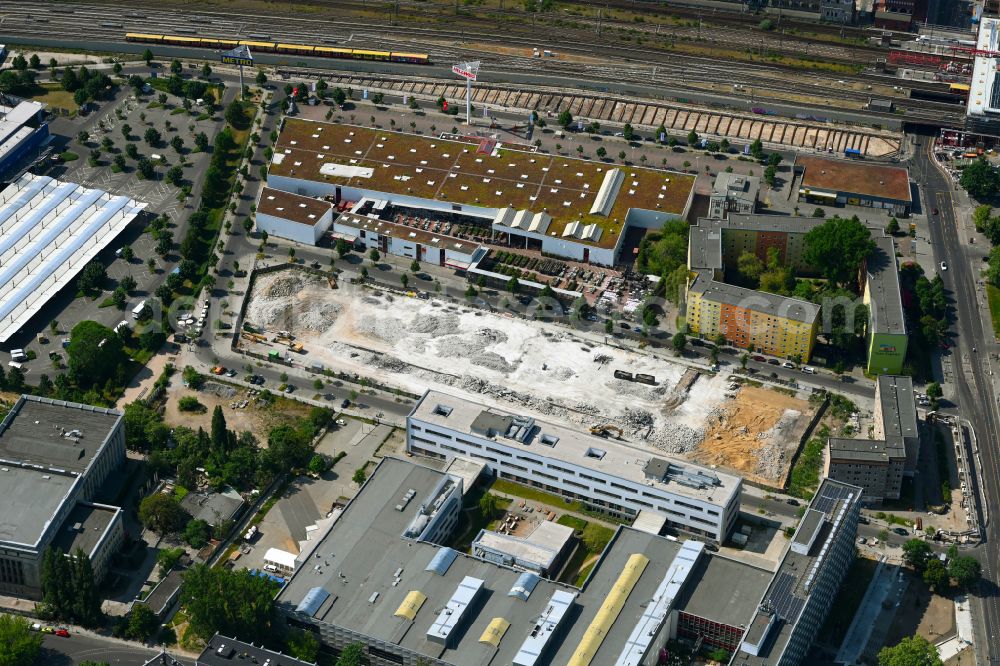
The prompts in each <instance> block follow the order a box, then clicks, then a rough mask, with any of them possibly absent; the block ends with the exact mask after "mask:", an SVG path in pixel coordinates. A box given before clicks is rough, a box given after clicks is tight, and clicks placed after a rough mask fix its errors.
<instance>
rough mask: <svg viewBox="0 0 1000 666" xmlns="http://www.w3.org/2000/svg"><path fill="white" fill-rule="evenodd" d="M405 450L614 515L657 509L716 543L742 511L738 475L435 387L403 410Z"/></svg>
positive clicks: (667, 518)
mask: <svg viewBox="0 0 1000 666" xmlns="http://www.w3.org/2000/svg"><path fill="white" fill-rule="evenodd" d="M406 449H407V451H409V452H410V453H416V454H420V455H425V456H430V457H433V458H438V459H443V460H451V459H453V458H455V457H456V456H460V457H463V458H472V459H475V460H478V461H482V462H483V463H485V464H486V466H487V471H488V473H490V474H493V475H495V476H497V477H500V478H503V479H509V480H511V481H515V482H517V483H521V484H525V485H530V486H535V487H537V488H542V489H544V490H546V491H548V492H551V493H556V494H558V495H560V496H562V497H565V498H567V499H571V500H579V501H581V502H582V503H583V504H584V505H586V506H588V507H589V508H591V509H593V510H595V511H600V512H603V513H607V514H609V515H612V516H614V517H615V518H619V519H629V520H631V519H634V518H635V517H636V516H637V515H638V513H639V512H640V511H649V512H652V513H656V514H659V515H661V516H663V518H664V519H665V521H666V524H667V525H668V526H669V527H671V528H673V529H676V530H682V531H685V532H688V533H691V534H697V535H699V536H702V537H704V538H706V539H708V540H710V541H714V542H718V543H721V542H722V541H725V539H726V537H727V535H728V534H729V532H730V530H731V529H732V527H733V525H734V524H735V522H736V518H737V516H738V514H739V506H740V487H741V480H740V479H739V478H738V477H735V476H732V475H729V474H724V473H721V472H717V471H715V470H709V469H707V468H704V467H700V466H698V465H694V464H691V463H688V462H682V461H678V460H670V459H666V458H664V457H661V456H658V455H654V454H652V453H650V452H649V450H648V449H646V448H645V447H643V446H635V445H632V444H630V443H628V442H627V441H624V440H620V439H614V438H611V437H601V436H598V435H594V434H591V433H589V432H584V431H581V430H575V429H572V428H570V427H566V426H562V425H556V424H553V423H549V422H545V421H542V420H540V419H536V418H534V417H529V416H523V415H517V414H512V413H509V412H506V411H503V410H499V409H492V408H486V407H483V406H482V405H480V404H477V403H474V402H472V401H469V400H466V399H464V398H460V397H458V396H454V395H448V394H446V393H441V392H438V391H428V392H426V393H424V395H423V396H422V397H421V398H420V400H419V401H418V402H417V404H416V405H415V406H414V408H413V410H412V411H411V412H410V414H409V416H407V419H406Z"/></svg>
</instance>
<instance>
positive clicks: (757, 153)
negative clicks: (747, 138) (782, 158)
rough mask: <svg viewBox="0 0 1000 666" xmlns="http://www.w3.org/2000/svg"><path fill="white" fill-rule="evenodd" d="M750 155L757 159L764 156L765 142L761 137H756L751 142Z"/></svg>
mask: <svg viewBox="0 0 1000 666" xmlns="http://www.w3.org/2000/svg"><path fill="white" fill-rule="evenodd" d="M750 156H751V157H753V158H754V159H755V160H761V159H763V158H764V144H763V143H762V142H761V140H760V139H754V140H753V142H752V143H751V144H750Z"/></svg>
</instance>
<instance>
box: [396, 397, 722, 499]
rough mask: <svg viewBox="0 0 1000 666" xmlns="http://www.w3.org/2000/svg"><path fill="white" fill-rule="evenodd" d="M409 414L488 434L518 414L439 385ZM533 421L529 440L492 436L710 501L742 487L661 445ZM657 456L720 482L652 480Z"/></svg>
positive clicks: (501, 441) (443, 424) (678, 467)
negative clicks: (649, 468)
mask: <svg viewBox="0 0 1000 666" xmlns="http://www.w3.org/2000/svg"><path fill="white" fill-rule="evenodd" d="M438 405H443V406H447V407H450V408H451V410H450V411H448V413H447V414H443V413H440V411H439V410H438V409H437V407H438ZM411 416H412V418H415V419H419V420H420V421H424V422H426V423H434V424H437V425H440V426H442V427H444V428H448V429H450V430H455V431H458V432H462V433H466V434H475V435H476V436H477V437H484V436H486V435H485V434H484V433H483V430H481V428H488V427H489V428H497V429H500V428H503V429H506V427H507V424H508V423H509V421H510V419H511V418H514V417H515V414H513V413H512V412H507V411H504V410H502V409H496V408H489V407H484V406H483V405H481V404H479V403H476V402H473V401H471V400H467V399H465V398H462V397H460V396H457V395H452V394H449V393H443V392H441V391H428V392H427V393H426V394H424V396H423V397H422V398H421V399H420V401H419V402H418V403H417V405H416V406H415V407H414V408H413V412H412V414H411ZM534 426H535V432H534V434H533V435H532V436H531V437H530V438H529V439H528V440H527V443H521V442H517V441H516V440H513V439H504V438H501V437H499V436H496V437H489V438H490V439H494V440H496V441H497V442H500V443H503V444H505V445H510V446H516V447H517V448H520V449H523V450H525V451H530V452H532V453H533V454H534V455H537V456H542V457H545V458H550V459H552V460H562V461H565V462H569V463H573V464H576V465H580V466H582V467H586V468H589V469H592V470H595V471H598V472H603V473H605V474H608V475H610V476H616V477H618V478H621V479H627V480H629V481H632V482H635V483H640V484H642V485H651V484H656V487H657V488H661V489H666V490H668V491H669V492H672V493H675V494H677V495H682V496H687V497H692V498H696V499H699V500H702V501H706V502H712V503H713V504H717V505H718V506H723V507H725V506H728V504H729V501H730V500H731V499H732V496H733V495H734V494H735V493H738V492H739V488H740V478H739V477H737V476H734V475H732V474H726V473H724V472H719V471H718V470H714V469H709V468H707V467H702V466H700V465H696V464H693V463H690V462H688V461H686V460H678V459H675V458H669V457H667V456H665V455H664V454H663V453H662V452H660V451H657V452H653V451H650V450H648V449H646V448H642V447H639V446H632V445H630V444H628V443H627V442H623V441H619V440H613V439H608V438H604V437H599V436H597V435H592V434H590V433H589V432H586V431H583V430H576V429H572V428H570V427H567V426H563V425H556V424H554V423H552V422H550V421H544V420H542V419H538V418H535V419H534ZM474 428H475V429H474ZM543 435H552V436H554V437H558V441H557V442H556V444H555V445H554V446H547V445H544V444H541V443H540V440H541V438H542V436H543ZM591 449H600V450H601V451H603V452H604V455H603V457H601V458H600V459H598V458H595V457H592V456H588V455H587V454H588V452H589V451H591ZM654 458H656V459H660V460H664V461H665V462H667V463H669V464H670V465H672V466H673V467H674V468H675V469H678V470H680V469H683V470H686V471H688V472H697V473H700V474H704V475H706V476H707V477H714V478H715V479H716V480H717V481H718V485H709V486H704V487H698V488H696V487H692V486H689V485H683V484H681V483H675V482H671V481H670V480H669V479H670V477H667V480H666V481H665V482H664V481H662V480H657V481H654V480H652V479H650V478H649V477H647V475H646V474H645V473H644V471H643V470H644V469H645V466H646V465H647V464H648V463H649V461H650V460H651V459H654ZM663 470H664V472H665V471H666V470H667V465H664V466H663ZM657 478H658V479H662V478H663V477H662V475H661V476H660V477H657Z"/></svg>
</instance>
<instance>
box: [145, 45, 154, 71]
mask: <svg viewBox="0 0 1000 666" xmlns="http://www.w3.org/2000/svg"><path fill="white" fill-rule="evenodd" d="M142 59H143V60H145V61H146V66H147V67H149V65H150V63H152V62H153V52H152V51H150V50H149V49H146V50H145V51H143V52H142Z"/></svg>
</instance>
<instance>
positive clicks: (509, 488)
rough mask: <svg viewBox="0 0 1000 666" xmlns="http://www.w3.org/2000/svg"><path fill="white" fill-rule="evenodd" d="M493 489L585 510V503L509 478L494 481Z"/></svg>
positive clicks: (535, 500) (570, 508) (559, 505)
mask: <svg viewBox="0 0 1000 666" xmlns="http://www.w3.org/2000/svg"><path fill="white" fill-rule="evenodd" d="M491 490H494V491H496V492H498V493H506V494H507V495H514V496H516V497H520V498H523V499H526V500H531V501H532V502H541V503H542V504H550V505H552V506H558V507H564V508H565V510H566V511H577V512H580V511H583V505H582V504H580V502H568V501H566V500H565V499H564V498H562V497H560V496H559V495H555V494H553V493H547V492H545V491H544V490H539V489H538V488H532V487H530V486H522V485H521V484H520V483H514V482H513V481H508V480H507V479H497V480H496V481H494V482H493V485H492V486H491Z"/></svg>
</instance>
